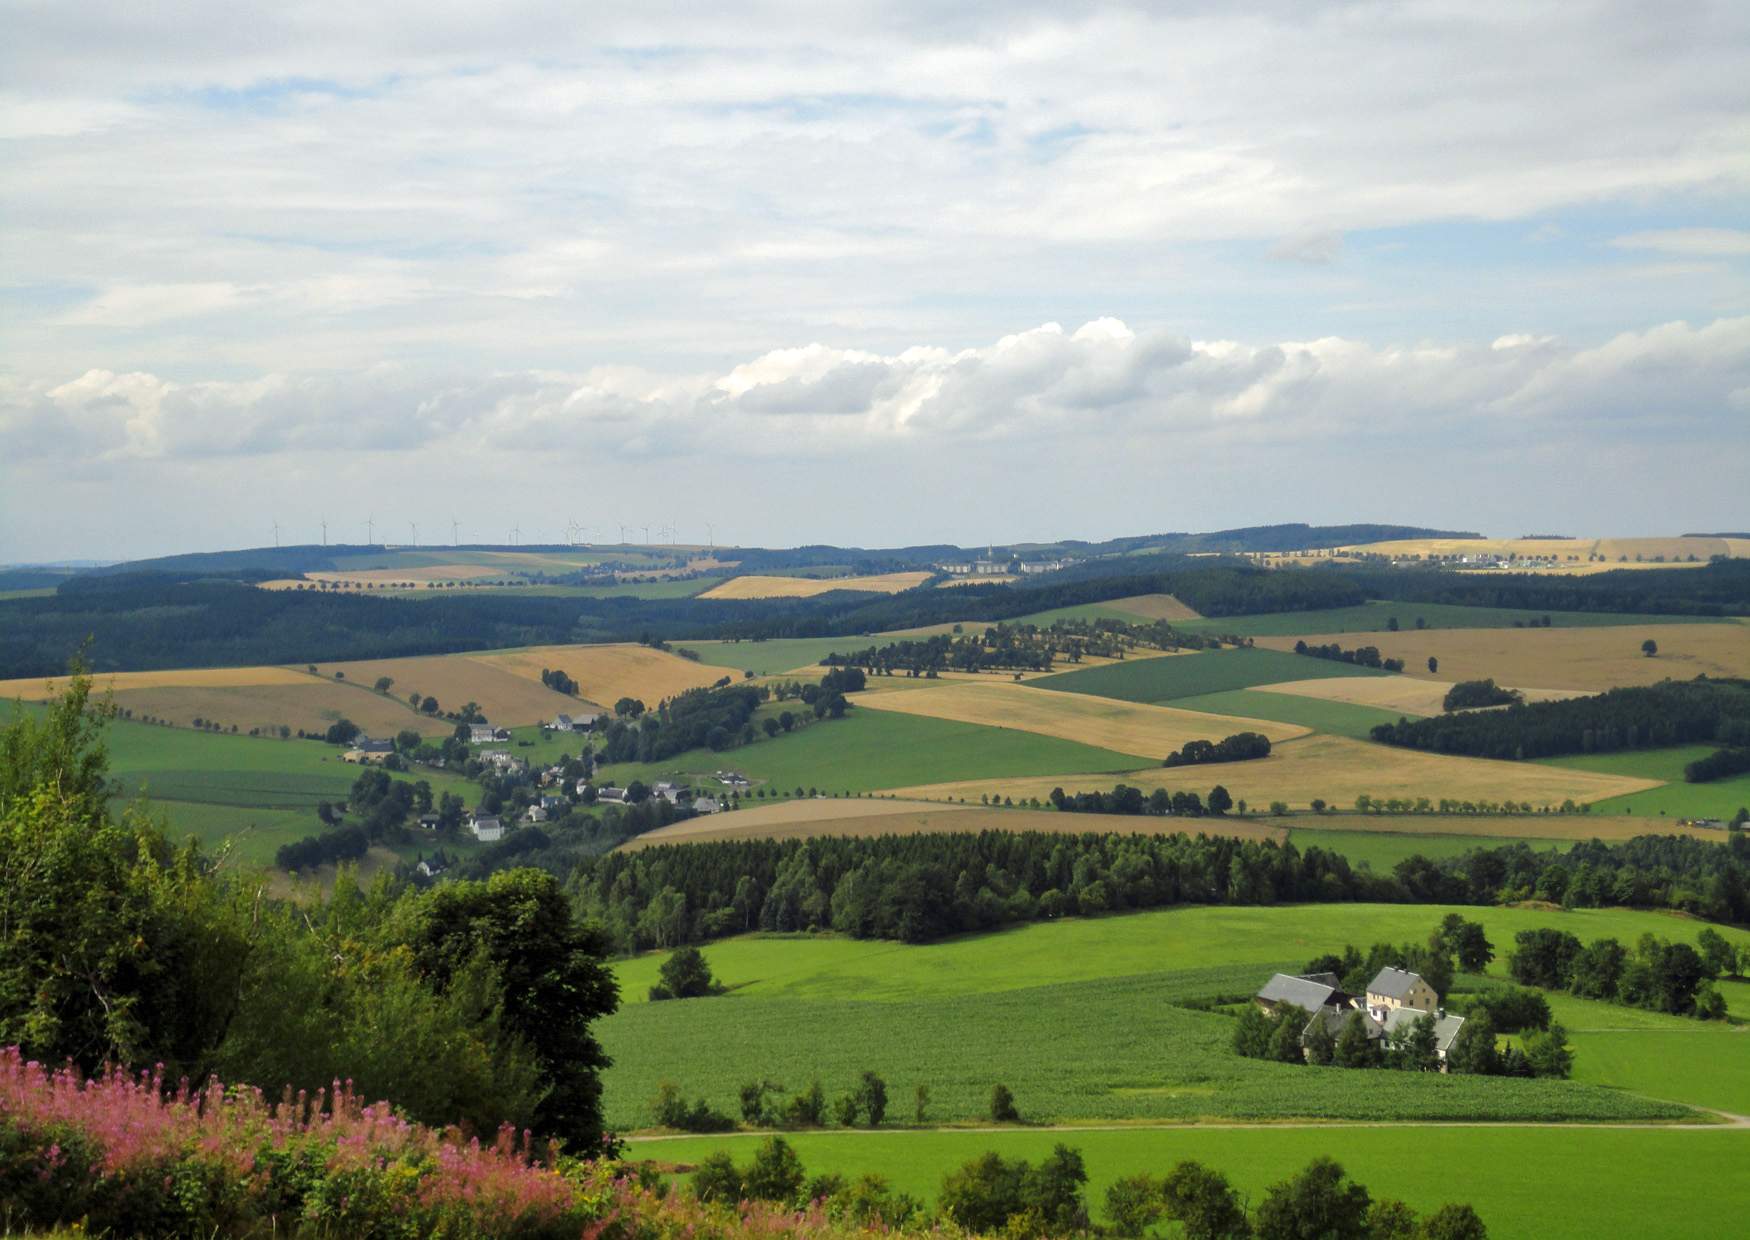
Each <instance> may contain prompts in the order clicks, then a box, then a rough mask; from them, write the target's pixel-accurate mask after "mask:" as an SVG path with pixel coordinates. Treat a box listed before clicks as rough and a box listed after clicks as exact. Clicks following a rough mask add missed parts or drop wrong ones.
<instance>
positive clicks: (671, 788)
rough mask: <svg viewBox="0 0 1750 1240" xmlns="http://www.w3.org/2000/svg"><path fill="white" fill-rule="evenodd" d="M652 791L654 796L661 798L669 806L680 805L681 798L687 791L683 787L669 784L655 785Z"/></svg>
mask: <svg viewBox="0 0 1750 1240" xmlns="http://www.w3.org/2000/svg"><path fill="white" fill-rule="evenodd" d="M652 791H653V792H654V794H655V795H656V796H659V797H661V798H662V799H663V800H665V801H667V802H668V803H669V804H670V805H679V804H680V803H681V798H682V797H683V796H685V795H686V793H687V790H686V788H685V787H684V786H683V785H681V784H671V783H660V784H657V785H656V787H655V788H654V789H653V790H652Z"/></svg>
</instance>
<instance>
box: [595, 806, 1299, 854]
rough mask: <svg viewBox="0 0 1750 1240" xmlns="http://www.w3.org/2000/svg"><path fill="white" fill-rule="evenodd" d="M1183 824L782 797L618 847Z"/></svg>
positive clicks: (1247, 829)
mask: <svg viewBox="0 0 1750 1240" xmlns="http://www.w3.org/2000/svg"><path fill="white" fill-rule="evenodd" d="M1185 829H1186V823H1185V822H1184V820H1182V819H1174V818H1145V817H1126V816H1122V815H1107V814H1059V813H1057V812H1056V811H1054V810H1026V809H997V808H994V807H986V806H983V805H932V804H929V803H927V802H921V801H888V800H880V799H873V800H869V799H859V798H844V799H840V800H831V799H826V800H806V801H784V802H780V803H779V804H776V805H760V806H756V807H755V808H753V809H740V810H735V811H733V812H731V813H725V814H712V815H710V816H708V817H705V818H692V819H689V820H687V821H686V822H677V823H675V824H674V825H673V826H669V827H660V828H658V829H657V830H655V831H651V832H648V833H646V834H644V835H640V836H638V837H637V838H636V839H634V840H631V841H629V842H627V843H625V844H622V845H621V846H620V847H621V848H622V849H623V850H629V851H630V850H636V849H639V848H648V847H650V846H651V845H653V844H693V843H699V842H701V841H705V840H783V839H806V838H809V837H812V836H821V835H864V836H867V835H921V834H923V833H925V832H933V831H988V830H1002V831H1058V832H1067V833H1069V834H1074V835H1079V834H1081V833H1083V832H1089V831H1092V832H1099V833H1102V834H1123V835H1170V834H1172V833H1173V832H1175V831H1183V830H1185ZM1192 829H1194V830H1202V831H1204V832H1205V833H1206V834H1209V835H1225V836H1229V837H1231V838H1234V839H1246V840H1266V839H1267V840H1276V841H1278V842H1281V841H1282V840H1283V839H1285V838H1286V837H1287V834H1288V832H1287V830H1286V829H1285V828H1284V827H1283V826H1281V825H1278V824H1264V823H1257V822H1251V821H1247V820H1229V821H1225V822H1219V823H1213V822H1210V821H1209V820H1199V821H1198V823H1197V824H1196V826H1195V827H1193V828H1192Z"/></svg>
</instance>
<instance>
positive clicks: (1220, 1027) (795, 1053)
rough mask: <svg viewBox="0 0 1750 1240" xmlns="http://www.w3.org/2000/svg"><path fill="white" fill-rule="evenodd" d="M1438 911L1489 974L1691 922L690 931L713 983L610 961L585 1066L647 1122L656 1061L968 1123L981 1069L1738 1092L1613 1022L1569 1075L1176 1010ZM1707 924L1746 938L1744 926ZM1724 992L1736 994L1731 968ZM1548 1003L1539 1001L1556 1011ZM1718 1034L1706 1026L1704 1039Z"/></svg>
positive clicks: (1250, 914) (1318, 914)
mask: <svg viewBox="0 0 1750 1240" xmlns="http://www.w3.org/2000/svg"><path fill="white" fill-rule="evenodd" d="M1449 911H1456V912H1459V913H1461V914H1462V915H1464V916H1466V917H1468V918H1472V919H1475V920H1480V921H1481V922H1482V923H1483V925H1484V927H1485V929H1486V931H1487V933H1488V935H1489V937H1490V939H1491V940H1492V941H1493V942H1494V944H1495V948H1496V954H1497V959H1496V961H1495V963H1494V964H1493V965H1492V966H1491V968H1490V970H1489V975H1490V976H1491V977H1493V978H1497V979H1504V978H1505V976H1506V969H1505V957H1506V954H1507V952H1508V951H1509V950H1510V948H1511V946H1512V943H1513V936H1514V935H1515V934H1516V933H1517V932H1518V931H1520V930H1525V929H1531V928H1537V927H1547V926H1559V927H1561V928H1563V929H1566V930H1569V931H1570V932H1572V933H1574V934H1575V935H1577V936H1579V937H1580V938H1581V939H1583V940H1588V941H1589V940H1592V939H1596V938H1603V937H1614V938H1617V939H1619V940H1621V941H1623V942H1633V941H1634V940H1635V939H1636V938H1638V937H1639V936H1640V935H1641V934H1642V933H1646V932H1652V933H1655V934H1658V935H1660V936H1662V937H1665V938H1669V939H1684V940H1691V941H1692V940H1693V939H1694V937H1695V935H1696V934H1697V933H1698V932H1699V931H1700V930H1701V929H1702V928H1703V926H1704V925H1705V924H1706V923H1703V922H1698V921H1694V920H1691V919H1686V918H1682V917H1677V916H1669V915H1664V914H1658V913H1648V912H1638V911H1633V910H1620V909H1609V910H1605V909H1590V910H1574V911H1568V912H1564V911H1561V910H1551V909H1542V908H1469V907H1463V908H1455V909H1448V908H1445V907H1440V906H1400V905H1361V904H1358V905H1299V906H1288V907H1274V908H1239V907H1219V908H1181V909H1169V910H1163V911H1158V912H1148V913H1136V914H1129V915H1120V916H1112V917H1101V918H1068V919H1064V920H1062V921H1057V922H1049V923H1034V924H1030V925H1026V926H1021V927H1017V928H1014V929H1010V930H1005V931H1001V932H997V933H993V934H985V935H973V936H967V937H963V938H959V939H954V940H950V941H948V942H944V943H938V944H931V945H927V946H908V945H904V944H898V943H891V942H873V941H858V940H852V939H846V938H840V937H837V936H830V935H823V936H805V935H787V936H760V935H754V936H745V937H742V938H736V939H730V940H726V941H723V942H719V943H715V944H712V945H710V946H709V947H707V948H706V949H705V955H706V959H707V960H708V961H709V962H710V964H711V966H712V969H713V971H714V972H715V973H716V975H717V977H718V979H719V980H720V981H722V982H723V983H724V984H725V985H726V986H728V987H729V988H730V989H729V993H728V994H726V995H724V996H722V997H720V998H712V999H694V1000H685V1001H682V1002H670V1003H650V1002H648V1001H647V1000H646V994H647V992H648V989H649V987H650V986H651V984H652V983H653V982H654V981H655V980H656V974H657V969H658V967H659V966H660V964H661V960H662V956H661V955H660V954H658V953H651V954H647V955H644V956H640V957H637V958H634V959H629V960H624V961H621V962H619V963H618V964H617V966H616V972H617V975H618V978H619V980H620V984H621V988H622V993H623V1006H622V1008H621V1010H620V1011H619V1012H618V1013H617V1014H615V1015H614V1016H613V1017H611V1018H609V1019H608V1020H606V1021H604V1022H603V1023H602V1025H601V1026H600V1030H601V1035H602V1038H603V1041H604V1045H605V1046H606V1047H607V1049H608V1051H609V1053H610V1054H611V1055H613V1056H614V1059H615V1067H614V1068H613V1069H612V1070H611V1071H610V1072H609V1073H608V1075H607V1078H606V1089H607V1095H606V1097H607V1106H608V1111H609V1119H610V1122H611V1123H612V1124H614V1125H615V1126H617V1127H621V1128H628V1129H636V1128H640V1127H644V1126H647V1125H648V1124H649V1123H650V1115H649V1101H650V1099H651V1098H652V1097H653V1096H654V1095H655V1093H656V1090H657V1087H658V1086H659V1085H660V1084H661V1083H662V1082H663V1081H665V1080H668V1081H673V1082H674V1083H675V1084H677V1085H678V1086H680V1087H681V1088H682V1090H683V1091H685V1092H686V1093H687V1094H688V1095H689V1096H700V1095H702V1096H703V1097H704V1098H705V1099H706V1101H708V1102H710V1103H711V1104H712V1105H714V1106H717V1107H719V1108H720V1109H725V1110H728V1111H730V1112H731V1113H734V1112H735V1110H736V1091H737V1089H738V1088H739V1086H740V1085H741V1084H742V1083H743V1082H745V1081H748V1080H752V1079H756V1078H761V1077H769V1078H771V1079H774V1080H778V1081H781V1082H783V1083H784V1084H785V1085H786V1086H788V1087H789V1088H790V1089H792V1090H795V1089H800V1088H803V1087H805V1086H806V1085H807V1084H808V1083H809V1082H810V1081H811V1080H813V1079H815V1078H816V1077H818V1078H819V1079H820V1080H821V1081H822V1083H823V1085H824V1086H825V1087H826V1089H827V1090H828V1092H829V1094H830V1093H833V1092H836V1091H839V1090H842V1089H844V1088H847V1087H848V1083H849V1082H850V1081H851V1080H852V1079H853V1078H854V1077H855V1076H856V1074H857V1073H858V1072H860V1071H862V1070H863V1069H865V1068H868V1069H872V1070H874V1071H877V1072H879V1073H881V1074H882V1076H883V1077H884V1078H886V1079H887V1081H888V1083H889V1088H890V1090H893V1091H897V1092H896V1093H895V1096H896V1097H901V1096H903V1097H904V1098H907V1099H909V1098H910V1097H911V1093H912V1090H913V1088H914V1087H915V1086H916V1085H917V1084H924V1085H926V1086H927V1087H928V1088H929V1090H930V1094H931V1097H932V1098H933V1099H934V1103H933V1110H932V1113H931V1116H930V1120H931V1122H936V1123H959V1122H973V1121H976V1120H977V1119H978V1118H979V1117H980V1116H981V1115H982V1114H983V1113H984V1108H985V1106H986V1104H987V1102H988V1099H989V1093H990V1089H991V1087H992V1086H993V1085H994V1084H996V1083H997V1082H999V1081H1000V1082H1002V1083H1004V1084H1007V1085H1008V1086H1009V1087H1010V1088H1011V1089H1012V1090H1014V1092H1015V1096H1016V1098H1017V1102H1018V1105H1019V1106H1020V1108H1021V1111H1022V1114H1023V1115H1024V1116H1026V1117H1028V1118H1029V1119H1032V1120H1035V1121H1038V1122H1072V1121H1073V1122H1084V1121H1088V1122H1091V1121H1100V1122H1108V1123H1122V1122H1126V1121H1140V1120H1154V1121H1169V1120H1170V1121H1189V1120H1205V1119H1210V1118H1220V1119H1251V1120H1286V1119H1350V1120H1388V1119H1389V1120H1416V1119H1435V1118H1444V1119H1452V1120H1458V1119H1474V1120H1493V1121H1502V1120H1546V1119H1547V1120H1576V1119H1591V1120H1630V1121H1632V1120H1648V1119H1654V1118H1658V1117H1660V1116H1666V1117H1670V1116H1674V1115H1677V1114H1680V1113H1681V1111H1682V1107H1683V1106H1684V1105H1698V1106H1708V1105H1712V1106H1717V1107H1722V1108H1725V1109H1731V1107H1732V1105H1733V1104H1735V1103H1736V1102H1737V1101H1738V1100H1739V1097H1740V1083H1741V1074H1736V1073H1734V1071H1732V1070H1729V1069H1726V1070H1717V1071H1716V1070H1711V1069H1708V1070H1704V1067H1703V1063H1702V1060H1700V1059H1687V1060H1686V1059H1681V1058H1680V1059H1673V1060H1671V1061H1670V1062H1669V1064H1667V1065H1666V1066H1663V1067H1661V1066H1658V1065H1655V1064H1654V1063H1653V1062H1652V1055H1653V1053H1654V1047H1653V1046H1652V1045H1649V1046H1647V1047H1645V1048H1644V1049H1646V1050H1647V1051H1648V1054H1647V1055H1643V1056H1638V1057H1637V1056H1636V1055H1635V1053H1634V1050H1633V1047H1634V1043H1632V1042H1630V1043H1628V1044H1627V1046H1628V1049H1626V1050H1624V1051H1623V1052H1622V1056H1626V1059H1622V1057H1621V1056H1618V1057H1614V1058H1606V1056H1604V1055H1603V1054H1601V1055H1600V1057H1599V1060H1598V1063H1597V1064H1596V1065H1594V1066H1593V1067H1592V1068H1590V1069H1588V1070H1587V1071H1585V1072H1583V1073H1581V1074H1580V1075H1579V1077H1578V1079H1577V1080H1576V1081H1574V1082H1561V1081H1517V1080H1514V1081H1508V1080H1503V1079H1500V1078H1474V1077H1456V1076H1429V1077H1419V1076H1405V1075H1401V1074H1395V1073H1394V1074H1390V1075H1386V1074H1383V1073H1366V1072H1342V1071H1329V1072H1318V1071H1309V1070H1307V1069H1304V1068H1300V1067H1294V1066H1285V1065H1275V1064H1266V1063H1261V1062H1258V1061H1253V1060H1244V1059H1241V1058H1239V1057H1238V1056H1235V1055H1234V1054H1233V1053H1232V1052H1231V1049H1230V1043H1229V1039H1230V1038H1231V1032H1232V1024H1231V1018H1229V1017H1228V1016H1225V1015H1223V1014H1220V1013H1218V1012H1211V1011H1204V1010H1194V1005H1196V1004H1200V1003H1201V1004H1207V1003H1209V1002H1212V1001H1215V1000H1220V999H1232V998H1234V997H1236V996H1241V995H1245V994H1249V993H1250V992H1251V991H1252V990H1254V989H1255V988H1256V987H1257V986H1258V985H1260V984H1261V983H1262V981H1263V980H1264V978H1266V977H1268V976H1269V974H1270V973H1272V972H1275V971H1277V970H1279V969H1280V970H1292V969H1295V968H1298V967H1302V966H1304V964H1305V962H1306V961H1307V960H1308V959H1310V958H1311V957H1313V956H1315V955H1319V954H1321V953H1323V952H1327V951H1336V950H1341V948H1342V947H1343V946H1344V945H1345V944H1348V943H1355V944H1356V945H1358V946H1362V947H1365V946H1367V945H1368V944H1371V943H1373V942H1376V941H1380V940H1386V941H1391V942H1405V941H1416V940H1420V939H1422V938H1423V937H1425V936H1426V934H1427V933H1428V931H1429V930H1430V929H1431V928H1432V927H1433V926H1434V925H1435V924H1437V923H1438V921H1439V919H1440V918H1441V917H1442V916H1444V915H1445V914H1446V913H1447V912H1449ZM1722 932H1723V933H1726V934H1727V935H1728V936H1729V937H1731V938H1733V939H1734V940H1735V941H1736V942H1738V943H1739V944H1740V945H1750V932H1746V931H1742V930H1733V929H1725V930H1722ZM1727 996H1728V1003H1729V1004H1735V1005H1737V1006H1738V1008H1740V1009H1742V1008H1743V1006H1744V1004H1745V1002H1746V1000H1747V999H1750V985H1747V986H1745V987H1743V990H1742V991H1739V990H1737V989H1736V988H1733V989H1729V990H1728V991H1727ZM1553 1000H1554V1001H1555V1002H1557V1003H1558V1004H1560V1003H1564V1002H1567V1000H1566V999H1565V997H1564V996H1554V997H1553ZM1573 1002H1576V1003H1577V1002H1578V1001H1573ZM1589 1006H1590V1007H1592V1008H1596V1009H1600V1010H1601V1012H1602V1018H1600V1017H1597V1016H1592V1015H1588V1014H1586V1013H1579V1014H1578V1015H1577V1017H1576V1019H1575V1028H1577V1029H1579V1028H1582V1027H1583V1028H1584V1031H1585V1033H1586V1036H1587V1037H1589V1038H1590V1037H1591V1036H1592V1035H1593V1033H1594V1032H1598V1033H1604V1032H1606V1031H1607V1030H1609V1029H1610V1028H1612V1027H1613V1026H1611V1025H1609V1024H1607V1023H1605V1022H1606V1021H1607V1020H1611V1019H1615V1020H1618V1022H1619V1024H1620V1025H1622V1026H1623V1027H1626V1028H1629V1029H1632V1030H1635V1031H1643V1032H1645V1033H1647V1035H1648V1038H1649V1039H1651V1038H1653V1037H1655V1036H1669V1037H1672V1038H1674V1037H1677V1036H1679V1032H1680V1031H1682V1032H1685V1036H1687V1033H1686V1031H1688V1030H1692V1029H1700V1028H1702V1027H1701V1026H1698V1025H1697V1024H1696V1022H1693V1021H1687V1020H1679V1019H1678V1018H1674V1017H1661V1016H1657V1015H1656V1014H1653V1013H1645V1012H1640V1011H1638V1010H1634V1009H1626V1008H1622V1009H1619V1008H1615V1007H1610V1006H1608V1005H1602V1004H1593V1005H1589ZM1565 1011H1566V1010H1565V1009H1562V1010H1561V1011H1559V1013H1558V1014H1562V1015H1564V1018H1566V1014H1565ZM1716 1031H1717V1032H1718V1035H1719V1037H1721V1038H1723V1039H1725V1040H1724V1041H1718V1042H1713V1041H1712V1040H1711V1036H1710V1035H1712V1034H1714V1033H1715V1032H1716ZM1693 1036H1694V1037H1696V1038H1697V1039H1700V1038H1703V1037H1708V1038H1709V1042H1710V1043H1711V1045H1712V1046H1713V1047H1714V1048H1715V1049H1716V1050H1717V1052H1718V1053H1719V1054H1724V1055H1728V1056H1729V1055H1731V1054H1733V1053H1734V1051H1736V1050H1737V1049H1738V1046H1739V1043H1740V1041H1741V1040H1742V1038H1743V1036H1744V1035H1742V1034H1741V1033H1736V1032H1729V1031H1727V1030H1726V1028H1725V1027H1724V1026H1714V1027H1712V1028H1709V1029H1706V1030H1705V1031H1704V1032H1703V1033H1697V1034H1695V1035H1693ZM1695 1047H1696V1048H1697V1050H1698V1052H1699V1051H1700V1050H1701V1049H1702V1048H1703V1043H1702V1042H1701V1041H1699V1040H1698V1041H1697V1042H1696V1043H1695ZM1739 1053H1741V1052H1739ZM1619 1060H1620V1062H1619ZM1388 1087H1389V1088H1388ZM897 1109H898V1108H897V1107H896V1111H897Z"/></svg>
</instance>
